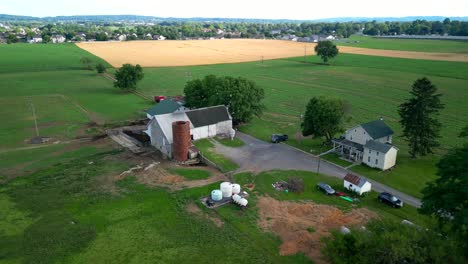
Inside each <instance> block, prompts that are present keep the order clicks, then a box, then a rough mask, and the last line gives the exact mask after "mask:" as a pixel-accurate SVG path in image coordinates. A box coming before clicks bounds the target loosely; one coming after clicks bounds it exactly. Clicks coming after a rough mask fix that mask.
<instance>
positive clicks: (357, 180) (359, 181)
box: [344, 173, 367, 187]
mask: <svg viewBox="0 0 468 264" xmlns="http://www.w3.org/2000/svg"><path fill="white" fill-rule="evenodd" d="M344 180H345V181H347V182H350V183H352V184H354V185H357V186H359V187H362V186H364V184H365V183H366V182H367V180H366V179H364V178H361V177H359V176H357V175H354V174H351V173H348V174H346V176H345V177H344Z"/></svg>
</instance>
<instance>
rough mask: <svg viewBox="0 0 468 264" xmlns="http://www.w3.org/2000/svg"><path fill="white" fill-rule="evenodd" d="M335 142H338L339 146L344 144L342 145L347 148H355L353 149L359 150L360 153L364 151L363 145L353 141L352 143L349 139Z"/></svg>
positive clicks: (334, 140)
mask: <svg viewBox="0 0 468 264" xmlns="http://www.w3.org/2000/svg"><path fill="white" fill-rule="evenodd" d="M333 142H336V143H338V144H342V145H345V146H348V147H353V148H355V149H356V150H359V151H363V150H364V146H363V145H361V144H359V143H356V142H353V141H350V140H347V139H333Z"/></svg>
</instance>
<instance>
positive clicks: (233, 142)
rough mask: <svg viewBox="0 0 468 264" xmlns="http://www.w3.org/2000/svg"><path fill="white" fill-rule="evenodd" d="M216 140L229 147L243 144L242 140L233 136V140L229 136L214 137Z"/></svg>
mask: <svg viewBox="0 0 468 264" xmlns="http://www.w3.org/2000/svg"><path fill="white" fill-rule="evenodd" d="M215 140H216V141H218V142H219V143H221V144H223V145H224V146H227V147H231V148H237V147H242V146H244V145H245V143H244V141H242V140H240V139H238V138H234V139H233V140H231V139H229V138H218V137H216V138H215Z"/></svg>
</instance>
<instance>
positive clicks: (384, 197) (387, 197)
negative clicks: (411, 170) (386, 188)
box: [379, 192, 403, 208]
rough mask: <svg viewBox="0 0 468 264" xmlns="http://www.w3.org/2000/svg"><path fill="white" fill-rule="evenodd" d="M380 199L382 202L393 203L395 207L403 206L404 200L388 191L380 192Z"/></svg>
mask: <svg viewBox="0 0 468 264" xmlns="http://www.w3.org/2000/svg"><path fill="white" fill-rule="evenodd" d="M379 201H380V202H381V203H386V204H389V205H391V206H392V207H394V208H401V207H403V202H402V201H401V200H400V199H398V197H396V196H395V195H393V194H391V193H387V192H383V193H380V194H379Z"/></svg>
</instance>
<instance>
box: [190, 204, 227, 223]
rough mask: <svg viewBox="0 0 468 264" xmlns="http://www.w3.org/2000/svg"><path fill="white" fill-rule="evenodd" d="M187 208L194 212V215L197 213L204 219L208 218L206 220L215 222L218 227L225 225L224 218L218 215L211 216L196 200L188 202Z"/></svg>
mask: <svg viewBox="0 0 468 264" xmlns="http://www.w3.org/2000/svg"><path fill="white" fill-rule="evenodd" d="M186 210H187V212H189V213H191V214H194V215H197V216H199V217H201V218H203V219H206V220H209V221H211V222H213V224H215V225H216V226H217V227H222V226H223V225H224V222H223V220H221V219H219V218H217V217H214V216H211V215H209V214H207V213H204V212H203V211H202V210H201V209H200V207H198V206H197V205H196V204H195V203H194V202H190V203H188V204H187V207H186Z"/></svg>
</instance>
